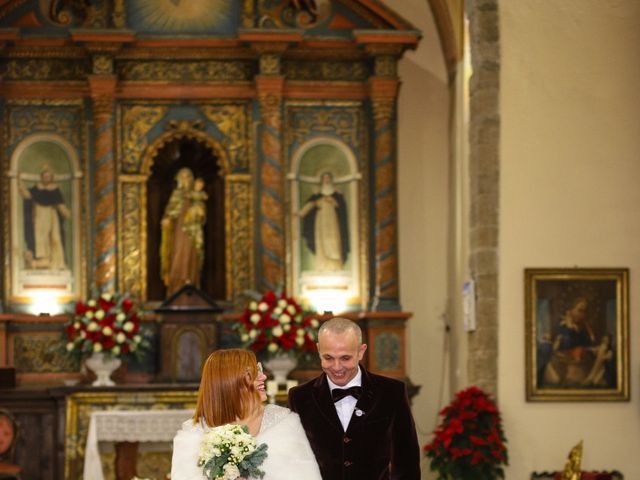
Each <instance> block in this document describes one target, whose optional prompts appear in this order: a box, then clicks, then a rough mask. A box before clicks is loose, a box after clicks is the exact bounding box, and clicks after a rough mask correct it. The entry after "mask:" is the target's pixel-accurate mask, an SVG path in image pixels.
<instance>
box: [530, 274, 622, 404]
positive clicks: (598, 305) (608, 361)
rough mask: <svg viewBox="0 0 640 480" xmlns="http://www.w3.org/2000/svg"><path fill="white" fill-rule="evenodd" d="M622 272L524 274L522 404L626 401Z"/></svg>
mask: <svg viewBox="0 0 640 480" xmlns="http://www.w3.org/2000/svg"><path fill="white" fill-rule="evenodd" d="M628 275H629V274H628V270H627V269H605V268H600V269H578V268H575V269H526V270H525V302H526V352H527V353H526V355H527V357H526V360H527V362H526V364H527V373H526V377H527V380H526V381H527V400H530V401H598V400H608V401H616V400H617V401H625V400H628V399H629V379H628V377H629V347H628V344H629V338H628V331H629V318H628Z"/></svg>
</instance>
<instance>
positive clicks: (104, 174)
mask: <svg viewBox="0 0 640 480" xmlns="http://www.w3.org/2000/svg"><path fill="white" fill-rule="evenodd" d="M112 68H113V60H112V58H111V57H108V56H106V55H96V56H94V59H93V72H94V75H91V76H90V77H89V86H90V89H91V99H92V103H93V105H92V107H93V127H94V139H95V145H94V162H93V165H94V182H93V191H94V199H95V213H94V231H95V241H94V253H95V256H94V259H95V270H94V282H95V286H96V288H97V289H98V291H100V292H113V291H114V290H115V280H116V278H115V277H116V223H115V220H116V191H115V190H116V183H115V170H116V169H115V156H114V150H113V148H114V147H113V145H114V133H113V129H114V113H113V96H114V92H115V88H116V83H117V80H116V77H115V76H114V75H112V74H111V72H112Z"/></svg>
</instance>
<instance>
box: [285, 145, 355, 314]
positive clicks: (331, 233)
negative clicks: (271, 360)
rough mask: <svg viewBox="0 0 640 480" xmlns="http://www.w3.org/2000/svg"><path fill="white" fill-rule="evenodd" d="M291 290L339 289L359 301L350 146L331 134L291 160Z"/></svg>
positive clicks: (315, 292) (310, 293)
mask: <svg viewBox="0 0 640 480" xmlns="http://www.w3.org/2000/svg"><path fill="white" fill-rule="evenodd" d="M292 167H293V168H292V172H291V173H290V174H289V176H288V177H289V180H292V183H291V187H292V191H291V198H292V202H291V204H292V212H291V220H292V227H291V231H292V240H293V249H292V252H293V255H292V267H293V279H294V293H296V294H298V295H301V296H302V297H306V298H308V299H309V300H311V301H312V302H314V300H313V299H312V297H313V296H316V295H323V293H322V292H326V293H327V295H329V293H330V292H336V291H340V292H342V294H343V297H344V298H345V299H346V300H348V299H351V300H352V301H354V302H355V301H357V299H358V298H359V297H360V287H359V284H360V283H359V275H360V265H359V244H358V232H359V228H358V224H359V220H358V219H359V215H358V210H359V208H358V187H359V180H360V174H359V172H358V168H357V162H356V160H355V157H354V155H353V153H352V151H351V149H350V148H349V147H348V146H346V145H345V144H343V143H342V142H339V141H337V140H334V139H331V138H317V139H314V140H312V141H310V142H307V143H306V144H304V145H302V146H301V147H300V148H299V149H298V151H297V152H295V154H294V156H293V159H292Z"/></svg>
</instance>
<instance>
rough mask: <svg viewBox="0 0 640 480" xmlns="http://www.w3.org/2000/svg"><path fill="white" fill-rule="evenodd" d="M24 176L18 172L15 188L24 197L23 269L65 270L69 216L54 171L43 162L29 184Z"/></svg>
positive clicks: (69, 213)
mask: <svg viewBox="0 0 640 480" xmlns="http://www.w3.org/2000/svg"><path fill="white" fill-rule="evenodd" d="M26 178H28V175H26ZM24 179H25V175H21V176H20V182H19V184H18V190H19V191H20V195H21V196H22V198H23V200H24V203H23V209H24V217H23V219H24V236H25V250H24V260H25V268H26V269H49V270H66V269H67V263H66V261H65V252H64V243H65V235H64V230H65V229H64V222H65V221H67V220H69V219H70V218H71V211H70V210H69V208H68V207H67V206H66V205H65V200H64V197H63V195H62V190H61V189H60V186H59V185H58V183H57V182H56V179H55V177H54V172H53V170H52V168H51V166H50V165H48V164H43V165H42V167H41V170H40V177H39V180H38V181H37V182H35V183H34V184H33V185H32V186H30V187H27V186H26V184H25V182H24Z"/></svg>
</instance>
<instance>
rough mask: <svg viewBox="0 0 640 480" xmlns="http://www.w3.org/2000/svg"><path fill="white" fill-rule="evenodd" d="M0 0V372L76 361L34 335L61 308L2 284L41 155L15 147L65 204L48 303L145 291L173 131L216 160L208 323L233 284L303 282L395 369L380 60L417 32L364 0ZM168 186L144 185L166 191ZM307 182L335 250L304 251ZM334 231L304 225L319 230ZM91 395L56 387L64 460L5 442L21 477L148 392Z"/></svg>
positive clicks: (392, 76)
mask: <svg viewBox="0 0 640 480" xmlns="http://www.w3.org/2000/svg"><path fill="white" fill-rule="evenodd" d="M386 3H387V4H389V3H390V2H386ZM0 4H1V5H0V118H1V119H2V122H1V123H0V135H1V140H2V147H3V148H2V149H0V161H1V174H2V176H1V177H0V189H1V192H0V193H1V194H0V199H1V201H2V205H1V207H2V208H1V210H2V211H3V212H13V214H8V215H3V216H2V220H1V222H2V223H1V224H2V242H1V244H0V248H1V250H2V252H0V253H2V257H3V258H5V263H4V267H5V268H4V275H2V277H1V280H0V281H1V282H2V288H1V289H0V302H1V303H0V367H15V368H16V370H17V379H18V383H37V382H49V383H56V382H57V383H58V384H60V383H61V382H62V381H63V380H66V381H70V380H78V379H81V378H83V377H82V375H81V374H80V372H79V371H78V369H79V365H78V364H77V363H74V362H71V361H69V359H68V358H66V356H64V355H61V354H60V353H59V352H53V351H52V349H51V347H52V345H53V343H55V341H56V339H57V337H58V335H59V333H60V331H61V328H62V325H63V324H64V322H65V320H66V319H67V316H66V315H51V316H39V315H38V313H40V312H39V311H37V308H36V307H37V306H36V301H35V299H33V298H31V299H29V298H27V295H22V293H23V292H22V291H21V290H20V288H21V287H20V282H19V281H18V282H16V278H22V277H21V275H22V274H23V273H24V268H23V267H24V265H26V263H25V262H27V261H28V255H27V256H25V255H24V252H25V245H26V240H25V244H24V245H21V244H20V241H21V238H22V237H23V236H24V235H23V230H24V229H25V227H24V225H25V222H24V220H25V218H26V217H25V214H24V213H21V207H22V202H23V199H24V197H25V196H24V195H23V193H22V192H21V190H20V188H19V187H20V184H19V180H20V178H19V177H20V176H19V173H25V176H24V177H23V179H24V180H25V182H26V185H25V186H26V187H27V188H29V187H32V186H33V185H34V184H36V183H37V180H38V179H37V178H36V177H37V175H38V174H41V173H42V171H43V170H44V168H43V167H44V162H43V161H41V160H32V158H35V156H33V157H32V156H31V154H32V151H33V152H35V153H42V152H50V153H51V154H52V158H53V163H54V164H55V165H54V166H57V167H58V170H57V171H55V172H54V174H55V175H54V180H56V181H58V182H59V183H60V184H61V186H64V187H65V189H63V190H62V196H63V198H64V199H65V201H66V204H67V207H69V210H70V213H71V215H69V218H68V219H67V222H66V225H67V227H68V229H67V230H65V233H64V239H65V240H67V243H66V244H65V247H64V249H65V250H64V251H65V253H66V254H67V257H68V259H69V260H70V261H68V262H67V259H66V258H65V262H67V264H65V265H66V266H67V267H71V268H68V269H67V270H69V272H71V273H70V274H69V276H68V278H69V281H68V282H67V284H66V287H65V288H66V290H65V292H64V294H63V295H60V296H58V297H57V298H56V299H55V300H54V301H53V303H55V304H56V306H57V307H59V309H60V310H64V309H67V310H68V309H69V307H71V305H72V302H73V301H74V300H76V299H86V298H88V297H89V296H90V295H92V294H93V293H95V292H98V291H112V292H113V291H122V292H126V293H128V294H131V295H132V296H134V297H137V299H139V300H142V301H146V300H150V299H151V296H150V282H152V281H153V282H157V281H159V280H158V279H157V278H152V277H154V276H157V275H156V274H155V273H154V272H153V271H152V267H153V263H154V262H157V257H158V256H159V254H158V250H157V249H156V246H155V244H153V242H152V241H151V240H152V239H150V234H149V232H150V231H152V229H151V221H150V220H149V218H150V217H151V214H150V211H151V208H150V203H151V201H152V200H154V198H155V201H157V198H158V197H153V193H154V191H158V190H160V189H159V188H157V187H154V188H150V187H149V186H150V185H152V183H150V182H151V181H152V180H154V175H156V173H157V170H155V168H156V166H157V165H160V161H159V159H163V160H162V161H165V162H167V161H169V160H167V158H168V157H167V156H166V155H167V152H168V151H169V150H170V147H171V146H172V145H177V144H180V145H182V144H183V143H187V144H189V145H190V146H195V147H197V148H199V149H200V150H199V151H204V152H206V153H207V155H208V156H207V157H206V158H211V159H215V161H214V160H211V163H210V165H209V166H206V167H205V169H206V170H208V171H207V174H209V178H210V179H213V180H212V181H215V188H214V190H215V192H217V193H216V194H217V195H218V194H219V197H216V202H217V203H216V205H218V206H219V207H217V208H220V211H219V212H218V211H216V215H217V216H216V217H215V218H216V221H218V219H221V220H220V224H219V225H218V224H216V228H219V230H220V232H219V233H220V235H219V237H220V239H223V240H221V250H220V251H216V255H217V254H218V253H220V252H222V257H223V259H222V261H221V264H222V267H220V269H221V270H220V271H222V270H224V271H223V272H222V274H223V278H221V279H220V278H216V279H215V282H214V283H215V285H217V286H220V285H221V287H220V290H217V292H219V294H217V295H216V296H215V297H214V298H215V300H216V301H219V300H223V301H224V302H223V303H224V305H225V307H227V306H228V310H229V311H227V312H225V314H224V315H223V322H222V323H226V326H223V327H222V331H223V334H222V336H223V337H224V332H225V331H226V332H228V331H230V330H231V329H230V325H231V322H232V321H233V319H234V318H235V317H234V315H235V313H234V312H237V311H239V309H240V307H241V305H242V304H243V303H244V301H245V297H244V296H243V294H244V292H245V290H247V289H251V290H259V291H263V290H265V289H275V288H278V287H286V288H287V289H288V290H290V291H292V292H294V293H295V294H297V295H301V296H305V295H307V294H308V293H310V292H313V291H315V292H317V291H322V290H323V288H326V287H330V288H333V291H335V290H339V291H343V292H344V297H345V303H346V304H347V305H348V308H349V310H350V311H349V312H348V315H349V316H350V318H354V319H357V320H358V321H359V322H360V323H361V324H362V325H363V328H364V330H365V334H366V336H367V341H368V343H369V344H370V348H371V350H370V351H371V355H370V361H369V364H368V366H369V368H370V369H371V370H372V371H377V372H381V373H384V374H388V375H391V376H395V377H398V378H406V372H405V368H404V356H405V349H404V343H403V342H404V322H405V321H406V320H407V318H409V317H410V314H408V313H405V312H401V308H400V305H399V298H400V295H399V284H398V254H397V247H398V242H397V204H396V197H397V196H396V188H397V186H396V184H397V176H396V170H395V169H396V164H397V161H396V151H397V148H396V147H397V145H396V129H397V124H396V114H395V110H396V99H397V94H398V86H399V83H400V79H399V78H398V74H397V68H396V65H397V62H398V61H399V60H400V58H401V57H402V55H403V52H404V51H405V50H406V49H408V48H414V47H415V46H416V45H417V42H418V40H419V38H420V32H417V31H416V30H415V29H414V27H413V26H412V25H411V24H410V23H409V22H407V21H405V20H404V19H402V18H400V17H399V16H397V15H396V14H395V13H394V12H393V11H391V10H390V9H389V8H388V7H387V6H386V5H385V4H384V3H382V2H381V1H379V0H333V1H329V0H316V1H314V2H310V1H304V0H301V1H295V2H294V1H289V0H274V1H267V0H238V1H231V0H202V1H189V2H187V1H186V0H181V1H178V0H175V1H174V0H126V1H125V0H101V1H95V2H94V1H92V2H86V1H85V2H82V1H67V0H9V1H6V2H0ZM187 7H189V8H187ZM32 145H35V147H32ZM30 149H32V150H30ZM25 151H26V155H25ZM323 181H324V182H326V185H325V187H323V186H322V182H323ZM167 182H168V183H164V184H162V185H163V186H162V188H167V189H171V188H173V185H172V184H171V183H170V179H169V180H167ZM330 183H332V184H333V185H330ZM209 186H210V185H209ZM211 188H213V187H211ZM323 188H324V193H331V195H332V196H333V197H332V198H334V200H328V199H327V198H324V199H323V201H326V202H329V203H332V202H336V203H344V206H345V209H344V211H345V212H346V214H345V215H343V216H342V217H341V218H342V219H343V220H344V221H342V223H341V225H342V227H341V228H342V229H341V230H340V232H341V233H340V235H341V239H342V240H343V241H342V242H341V243H342V246H341V247H336V246H335V245H334V246H332V247H330V248H327V250H326V251H325V252H324V253H323V255H325V256H326V258H325V259H324V260H327V261H323V262H321V261H320V260H319V258H318V257H319V255H318V254H317V253H316V251H314V248H315V246H314V241H315V240H314V238H312V237H313V234H312V233H311V232H312V229H311V227H310V226H309V225H307V226H306V227H305V226H304V222H303V221H302V218H301V217H302V216H303V213H304V212H303V210H304V209H305V204H306V203H307V202H308V200H309V198H311V197H312V196H313V195H317V194H319V193H323ZM334 194H335V195H334ZM338 194H340V195H338ZM325 196H326V197H328V196H329V195H325ZM341 197H342V198H341ZM343 201H344V202H343ZM157 204H158V205H159V204H160V202H157ZM222 204H223V205H222ZM218 214H219V215H218ZM156 221H157V220H154V222H156ZM20 225H22V226H20ZM329 231H331V229H330V230H329ZM337 231H338V230H337V229H335V228H334V230H333V231H332V233H329V234H326V233H323V234H322V235H320V236H319V237H318V238H321V237H322V238H324V239H325V240H327V239H328V240H332V241H334V240H336V239H337V238H338V236H337ZM313 232H314V234H315V233H317V232H318V230H315V231H313ZM153 237H154V238H155V237H156V236H155V235H154V236H153ZM344 239H347V240H348V242H345V241H344ZM347 243H348V248H345V245H347ZM150 245H151V246H150ZM336 252H339V253H336ZM336 255H337V256H336ZM334 257H335V258H334ZM217 261H218V260H217V257H216V262H217ZM31 265H32V266H33V265H35V264H33V263H32V264H31ZM58 265H60V264H59V263H58ZM150 265H151V267H150ZM215 265H216V266H217V265H218V264H217V263H216V264H215ZM207 268H208V269H209V270H213V268H212V263H211V258H210V257H209V258H207V257H205V266H204V269H207ZM60 270H61V271H62V270H65V269H60ZM327 272H328V273H327ZM39 273H40V272H39ZM65 278H67V277H65ZM328 278H332V279H333V280H332V282H333V283H325V280H327V279H328ZM336 279H337V280H336ZM43 280H44V278H43ZM154 288H155V287H154ZM156 292H157V290H156ZM152 300H154V302H155V301H156V300H161V299H159V298H156V297H153V299H152ZM49 303H52V302H49ZM147 305H148V306H149V307H150V309H152V308H153V306H154V305H150V304H149V303H147ZM38 308H39V307H38ZM29 309H30V311H29ZM146 321H147V322H149V324H151V323H152V322H154V321H155V320H154V319H153V318H147V319H146ZM227 340H229V339H228V338H222V339H221V344H222V345H225V346H229V345H230V344H229V343H228V342H227ZM146 368H147V369H146V370H145V371H144V372H143V373H144V374H145V375H146V376H141V375H138V376H137V377H136V376H135V375H136V374H140V372H135V371H133V372H132V370H133V367H132V368H130V369H129V372H128V373H127V374H126V375H128V376H126V379H128V380H129V381H132V382H135V381H138V382H149V379H151V378H154V373H155V370H154V368H155V366H154V365H146ZM130 374H131V375H130ZM141 379H142V380H141ZM125 389H126V387H125ZM132 389H135V388H134V387H132ZM19 393H20V392H17V394H19ZM45 393H46V392H45ZM43 395H44V396H45V397H46V394H43ZM65 395H66V394H65ZM96 395H97V396H95V398H94V397H92V399H91V400H87V401H86V402H85V398H84V397H80V396H78V397H73V398H71V397H70V398H71V400H70V403H69V405H70V406H69V409H68V410H67V412H66V414H67V424H66V425H67V429H68V433H69V435H70V436H69V442H68V444H67V447H66V448H65V449H64V450H65V452H66V455H65V458H64V462H63V463H64V465H62V464H61V463H60V462H58V463H56V462H57V460H55V459H56V458H59V452H60V451H62V447H60V446H59V445H57V446H52V451H48V450H47V451H44V450H43V449H40V448H38V446H39V445H40V443H39V439H38V438H37V437H36V436H34V437H30V438H29V440H28V441H25V444H24V445H27V447H24V445H23V446H22V447H21V448H22V450H20V451H18V452H17V455H24V460H25V462H24V463H25V465H26V464H29V465H35V467H30V466H27V467H26V468H27V471H26V473H25V475H24V478H25V479H29V478H44V479H46V480H48V479H49V478H62V477H63V470H64V471H66V472H67V476H66V478H80V476H78V472H79V470H78V469H80V468H81V462H82V455H83V452H82V448H84V447H83V444H82V442H83V437H82V433H81V431H82V428H83V427H82V425H83V423H82V422H83V421H84V420H82V419H83V418H86V414H88V412H90V411H91V409H94V408H112V407H114V406H115V405H125V406H128V405H131V404H132V402H133V403H139V404H141V405H143V406H151V405H152V404H154V403H155V400H149V401H147V400H148V399H145V398H144V397H143V396H140V397H135V396H134V397H132V398H133V400H132V399H130V398H125V397H124V396H119V394H118V393H113V394H112V393H104V394H102V393H97V394H96ZM176 401H177V402H178V403H180V402H181V400H176ZM16 405H20V403H19V402H18V403H16ZM30 408H31V407H30ZM36 410H37V409H31V410H29V411H25V412H24V413H23V414H24V415H36V414H34V413H33V412H34V411H36ZM83 412H84V413H83ZM69 422H71V423H69ZM60 441H64V438H63V439H62V440H59V442H60ZM41 450H42V452H41ZM40 453H41V457H39V458H37V459H32V458H29V455H32V456H33V455H36V454H40ZM38 465H41V466H43V467H42V468H40V471H36V470H35V469H36V468H39V467H37V466H38ZM29 468H32V469H33V470H32V472H35V473H29V472H30V471H29ZM43 472H49V473H46V475H49V477H45V476H43V475H45V474H44V473H43Z"/></svg>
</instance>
